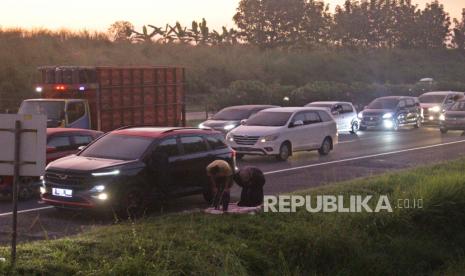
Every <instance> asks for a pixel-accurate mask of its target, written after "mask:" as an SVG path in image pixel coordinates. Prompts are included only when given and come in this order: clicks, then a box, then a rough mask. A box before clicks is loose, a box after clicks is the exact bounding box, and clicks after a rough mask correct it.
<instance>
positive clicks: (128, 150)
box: [80, 134, 153, 160]
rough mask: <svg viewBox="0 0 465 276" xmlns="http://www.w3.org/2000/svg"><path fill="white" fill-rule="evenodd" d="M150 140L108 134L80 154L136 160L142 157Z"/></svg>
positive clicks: (151, 140)
mask: <svg viewBox="0 0 465 276" xmlns="http://www.w3.org/2000/svg"><path fill="white" fill-rule="evenodd" d="M152 142H153V139H151V138H145V137H135V136H129V135H117V134H108V135H106V136H104V137H102V138H101V139H99V140H97V141H96V142H95V143H93V144H92V145H90V146H89V147H88V148H86V149H85V150H84V151H83V152H82V153H81V154H80V156H84V157H94V158H104V159H115V160H136V159H139V158H141V157H142V154H143V153H144V152H145V150H146V149H147V148H148V147H149V146H150V144H151V143H152Z"/></svg>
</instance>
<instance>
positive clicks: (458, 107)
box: [449, 102, 465, 111]
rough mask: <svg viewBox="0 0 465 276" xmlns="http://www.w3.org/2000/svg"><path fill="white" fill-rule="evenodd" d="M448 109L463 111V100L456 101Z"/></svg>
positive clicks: (464, 106) (464, 104) (464, 107)
mask: <svg viewBox="0 0 465 276" xmlns="http://www.w3.org/2000/svg"><path fill="white" fill-rule="evenodd" d="M449 110H450V111H465V102H456V103H455V104H454V105H453V106H451V107H450V109H449Z"/></svg>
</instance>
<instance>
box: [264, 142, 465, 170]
mask: <svg viewBox="0 0 465 276" xmlns="http://www.w3.org/2000/svg"><path fill="white" fill-rule="evenodd" d="M461 143H465V140H460V141H454V142H448V143H442V144H436V145H431V146H424V147H417V148H410V149H404V150H396V151H391V152H383V153H378V154H370V155H365V156H358V157H353V158H347V159H341V160H334V161H328V162H323V163H317V164H310V165H305V166H299V167H294V168H288V169H282V170H276V171H270V172H264V174H265V175H270V174H277V173H282V172H290V171H296V170H302V169H308V168H314V167H320V166H326V165H330V164H337V163H344V162H350V161H355V160H362V159H369V158H373V157H379V156H386V155H392V154H397V153H404V152H410V151H417V150H424V149H431V148H437V147H442V146H448V145H455V144H461Z"/></svg>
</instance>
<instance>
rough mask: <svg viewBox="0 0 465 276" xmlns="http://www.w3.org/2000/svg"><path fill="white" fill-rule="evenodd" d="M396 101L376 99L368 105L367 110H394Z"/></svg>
mask: <svg viewBox="0 0 465 276" xmlns="http://www.w3.org/2000/svg"><path fill="white" fill-rule="evenodd" d="M398 103H399V100H398V99H376V100H374V101H372V102H371V103H370V104H369V105H368V109H395V108H396V106H397V104H398Z"/></svg>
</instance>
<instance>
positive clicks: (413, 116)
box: [405, 98, 418, 123]
mask: <svg viewBox="0 0 465 276" xmlns="http://www.w3.org/2000/svg"><path fill="white" fill-rule="evenodd" d="M405 107H406V110H407V122H409V123H414V122H416V121H417V117H418V112H417V111H418V106H417V105H416V104H415V100H414V99H413V98H407V99H405Z"/></svg>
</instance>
